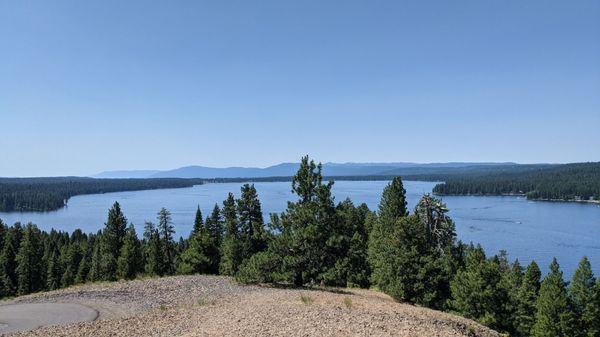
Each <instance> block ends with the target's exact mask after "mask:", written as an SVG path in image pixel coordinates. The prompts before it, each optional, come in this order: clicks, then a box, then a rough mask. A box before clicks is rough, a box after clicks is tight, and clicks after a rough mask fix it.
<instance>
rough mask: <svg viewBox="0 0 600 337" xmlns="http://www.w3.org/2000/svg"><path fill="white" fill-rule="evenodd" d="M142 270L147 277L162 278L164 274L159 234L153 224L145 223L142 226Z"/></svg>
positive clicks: (163, 258)
mask: <svg viewBox="0 0 600 337" xmlns="http://www.w3.org/2000/svg"><path fill="white" fill-rule="evenodd" d="M144 260H145V261H146V264H145V265H144V270H145V271H146V274H148V275H158V276H162V275H163V274H164V272H165V263H166V262H165V256H164V253H163V246H162V241H161V239H160V233H159V231H158V229H157V228H156V226H155V225H154V223H152V222H150V221H147V222H146V225H145V226H144Z"/></svg>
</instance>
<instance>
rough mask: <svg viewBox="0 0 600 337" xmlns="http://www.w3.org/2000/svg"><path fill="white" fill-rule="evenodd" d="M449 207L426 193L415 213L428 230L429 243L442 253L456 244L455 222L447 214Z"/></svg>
mask: <svg viewBox="0 0 600 337" xmlns="http://www.w3.org/2000/svg"><path fill="white" fill-rule="evenodd" d="M447 212H448V208H447V207H446V205H445V204H444V203H442V201H441V200H438V199H436V198H433V197H432V196H430V195H429V194H426V195H424V196H423V197H422V198H421V200H419V203H418V204H417V206H416V207H415V214H416V215H417V217H418V218H419V220H420V221H421V224H422V226H424V227H425V229H426V231H427V237H428V241H429V244H430V245H432V246H433V247H435V249H437V250H438V251H439V252H440V253H442V254H443V253H444V252H447V251H448V249H450V248H451V247H452V245H453V244H454V240H455V239H456V231H455V226H454V222H453V221H452V219H450V217H449V216H447V215H446V213H447Z"/></svg>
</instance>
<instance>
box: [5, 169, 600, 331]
mask: <svg viewBox="0 0 600 337" xmlns="http://www.w3.org/2000/svg"><path fill="white" fill-rule="evenodd" d="M291 185H292V191H293V193H294V194H295V196H296V197H297V199H296V200H293V201H289V202H288V206H287V209H286V210H285V211H283V212H282V213H281V214H272V215H271V217H270V219H269V220H268V221H265V219H263V213H262V209H261V203H260V200H259V197H258V194H257V191H256V189H255V188H254V186H253V185H250V184H245V185H243V186H242V187H241V196H240V198H239V199H236V198H235V197H234V196H233V194H231V193H230V194H229V195H228V197H227V199H226V200H225V201H223V203H222V205H215V206H214V208H213V210H212V212H211V214H209V215H208V216H207V217H204V216H203V215H202V213H201V211H200V209H198V210H197V213H196V218H195V222H194V227H193V229H192V231H191V233H190V234H189V236H188V237H187V238H179V240H176V238H175V237H174V236H175V232H174V228H173V225H172V222H171V215H170V213H169V211H168V210H166V209H164V208H163V209H161V210H160V211H159V212H158V214H157V220H156V222H147V223H146V224H145V226H144V232H143V235H142V236H141V238H140V237H138V235H137V233H136V231H135V228H134V226H133V225H132V224H130V223H128V221H127V218H126V216H125V214H124V212H123V210H122V209H121V207H120V205H119V204H118V203H115V204H114V205H113V207H112V208H111V209H110V210H109V211H108V217H107V221H106V223H105V227H104V228H103V229H102V230H100V231H98V232H97V233H90V234H88V233H83V232H82V231H81V230H75V231H74V232H73V233H70V234H69V233H66V232H61V231H56V230H52V231H50V232H45V231H41V230H39V229H38V228H37V227H36V226H35V225H34V224H31V223H29V224H26V225H22V224H19V223H16V224H14V225H12V226H7V225H5V224H2V223H0V297H12V296H18V295H25V294H28V293H33V292H39V291H45V290H53V289H58V288H61V287H68V286H70V285H73V284H80V283H86V282H96V281H114V280H118V279H133V278H136V277H138V276H164V275H174V274H197V273H201V274H221V275H228V276H232V277H235V279H236V280H237V281H238V282H241V283H261V284H264V283H272V284H285V285H288V286H296V287H307V286H308V287H311V286H319V285H324V286H335V287H360V288H375V289H378V290H380V291H382V292H384V293H386V294H389V295H390V296H392V297H393V298H394V299H396V300H398V301H403V302H408V303H414V304H417V305H421V306H426V307H430V308H433V309H437V310H444V311H448V312H452V313H455V314H458V315H462V316H464V317H467V318H470V319H474V320H476V321H477V322H480V323H482V324H484V325H486V326H488V327H491V328H492V329H495V330H497V331H500V332H505V333H508V334H510V335H511V336H540V337H541V336H581V337H584V336H585V337H590V336H600V279H596V278H595V277H594V275H593V273H592V268H591V265H590V261H588V259H587V258H585V257H583V258H582V260H581V262H580V264H579V267H578V268H577V270H576V271H575V273H574V275H573V278H572V279H571V280H570V282H567V281H565V280H564V278H563V274H562V272H561V271H560V267H559V264H558V262H557V261H556V260H554V261H553V262H552V264H551V265H550V272H549V273H548V274H547V275H545V277H543V278H542V275H541V272H540V269H539V267H538V265H537V264H536V263H535V262H531V263H530V264H529V265H527V266H521V264H520V263H519V261H512V262H511V261H509V259H508V256H507V254H506V253H505V252H501V253H499V254H497V255H493V256H486V254H485V252H484V250H483V249H482V248H481V246H479V245H474V244H472V243H471V244H464V243H462V242H460V241H457V239H456V233H455V228H454V223H453V221H452V219H451V218H450V217H449V216H448V215H447V212H448V209H447V208H446V206H445V205H444V204H443V203H442V202H441V201H440V200H438V199H436V198H434V197H432V196H430V195H424V196H423V197H422V198H421V200H420V201H419V202H418V204H417V206H416V207H415V209H414V210H413V211H412V212H411V211H409V210H408V209H407V206H406V196H405V193H406V192H405V190H404V187H403V184H402V180H401V179H400V178H398V177H396V178H394V179H393V180H392V181H391V182H390V183H389V185H388V186H387V187H386V188H385V189H384V191H383V194H382V198H381V202H380V205H379V208H378V210H377V211H372V210H369V209H368V207H367V206H366V205H365V204H361V205H358V206H356V205H354V204H353V203H352V201H351V200H349V199H346V200H344V201H342V202H340V203H338V204H335V203H334V200H333V197H332V194H331V188H332V186H333V182H331V181H330V182H324V179H323V176H322V174H321V165H320V164H319V165H316V164H315V163H314V162H313V161H311V160H309V158H308V157H304V158H302V162H301V165H300V168H299V170H298V172H297V173H296V175H295V176H294V177H292V179H291Z"/></svg>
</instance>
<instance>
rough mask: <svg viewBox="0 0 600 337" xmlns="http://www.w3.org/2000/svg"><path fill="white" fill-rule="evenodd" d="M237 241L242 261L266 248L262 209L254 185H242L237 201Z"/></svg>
mask: <svg viewBox="0 0 600 337" xmlns="http://www.w3.org/2000/svg"><path fill="white" fill-rule="evenodd" d="M237 213H238V222H239V241H240V245H241V257H240V259H241V260H242V261H243V260H245V259H248V258H250V257H251V256H252V255H254V254H256V253H258V252H260V251H263V250H265V249H266V248H267V237H266V233H265V229H264V228H265V226H264V221H263V215H262V209H261V206H260V200H258V194H257V192H256V188H254V185H249V184H244V185H243V186H242V188H241V197H240V199H238V200H237Z"/></svg>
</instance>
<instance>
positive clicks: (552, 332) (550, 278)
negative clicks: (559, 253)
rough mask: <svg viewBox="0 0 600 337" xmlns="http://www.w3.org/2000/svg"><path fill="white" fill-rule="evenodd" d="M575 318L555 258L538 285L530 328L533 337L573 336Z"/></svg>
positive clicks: (565, 285)
mask: <svg viewBox="0 0 600 337" xmlns="http://www.w3.org/2000/svg"><path fill="white" fill-rule="evenodd" d="M575 329H576V327H575V318H574V317H573V312H572V311H571V303H570V301H569V297H568V294H567V284H566V283H565V281H564V280H563V273H562V271H560V267H559V265H558V262H556V259H554V260H553V261H552V263H551V264H550V273H548V275H546V277H545V278H544V281H543V282H542V285H541V287H540V294H539V296H538V299H537V302H536V315H535V324H534V325H533V327H532V329H531V335H532V336H534V337H556V336H574V335H575Z"/></svg>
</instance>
